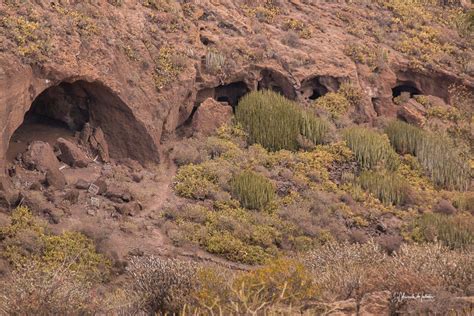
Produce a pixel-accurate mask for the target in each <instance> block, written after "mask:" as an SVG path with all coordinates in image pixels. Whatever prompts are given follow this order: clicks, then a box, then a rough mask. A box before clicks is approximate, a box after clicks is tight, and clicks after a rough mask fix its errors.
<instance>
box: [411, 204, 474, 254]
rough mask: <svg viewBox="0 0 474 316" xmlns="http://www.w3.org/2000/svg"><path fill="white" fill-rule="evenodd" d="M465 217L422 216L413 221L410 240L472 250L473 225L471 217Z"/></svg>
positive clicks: (473, 243)
mask: <svg viewBox="0 0 474 316" xmlns="http://www.w3.org/2000/svg"><path fill="white" fill-rule="evenodd" d="M467 216H468V217H467V218H466V217H464V216H446V215H444V214H432V213H428V214H424V215H423V216H421V217H420V218H418V219H416V220H415V222H414V224H413V230H412V238H413V239H414V240H415V241H424V242H432V241H436V240H439V241H441V242H442V243H443V244H444V245H446V246H447V247H449V248H450V249H472V246H473V245H474V223H473V221H472V219H471V217H470V216H469V215H467Z"/></svg>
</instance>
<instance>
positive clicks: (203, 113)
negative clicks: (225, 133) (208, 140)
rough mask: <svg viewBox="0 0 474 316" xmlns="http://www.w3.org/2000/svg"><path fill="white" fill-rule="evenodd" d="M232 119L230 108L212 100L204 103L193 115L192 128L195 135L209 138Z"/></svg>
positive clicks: (225, 104)
mask: <svg viewBox="0 0 474 316" xmlns="http://www.w3.org/2000/svg"><path fill="white" fill-rule="evenodd" d="M231 118H232V107H231V106H229V105H228V104H227V103H220V102H217V101H215V100H214V99H207V100H206V101H204V102H203V103H202V104H201V105H200V106H199V108H198V109H197V110H196V113H195V114H194V117H193V121H192V127H193V130H194V132H195V133H199V134H201V135H204V136H209V135H211V134H212V133H213V132H215V131H216V129H218V128H219V127H221V126H222V125H224V124H225V123H229V122H230V120H231Z"/></svg>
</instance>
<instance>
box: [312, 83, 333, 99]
mask: <svg viewBox="0 0 474 316" xmlns="http://www.w3.org/2000/svg"><path fill="white" fill-rule="evenodd" d="M328 92H329V91H328V89H327V88H326V87H324V86H322V85H320V86H318V87H314V88H313V93H312V94H311V95H310V96H309V97H308V99H310V100H316V99H319V98H320V97H322V96H323V95H325V94H326V93H328Z"/></svg>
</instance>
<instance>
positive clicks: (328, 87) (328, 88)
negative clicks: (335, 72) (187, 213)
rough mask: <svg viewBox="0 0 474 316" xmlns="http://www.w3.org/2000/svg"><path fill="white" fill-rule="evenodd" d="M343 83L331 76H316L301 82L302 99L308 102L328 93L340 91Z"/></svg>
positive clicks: (300, 92)
mask: <svg viewBox="0 0 474 316" xmlns="http://www.w3.org/2000/svg"><path fill="white" fill-rule="evenodd" d="M340 85H341V83H340V80H339V79H338V78H335V77H331V76H315V77H311V78H308V79H305V80H303V81H302V82H301V88H300V90H299V94H300V98H301V99H303V100H306V101H313V100H316V99H318V98H320V97H322V96H324V95H325V94H327V93H328V92H335V91H337V90H339V87H340Z"/></svg>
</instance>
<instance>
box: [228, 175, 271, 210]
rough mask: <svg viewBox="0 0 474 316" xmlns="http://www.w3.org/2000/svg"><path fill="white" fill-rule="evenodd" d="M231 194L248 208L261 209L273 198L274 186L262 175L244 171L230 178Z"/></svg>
mask: <svg viewBox="0 0 474 316" xmlns="http://www.w3.org/2000/svg"><path fill="white" fill-rule="evenodd" d="M231 187H232V193H233V195H234V196H235V197H236V198H237V199H238V200H239V201H240V204H241V205H242V206H243V207H245V208H248V209H258V210H259V209H263V208H265V207H266V206H267V205H268V204H269V203H270V202H271V201H272V200H273V199H274V198H275V187H274V186H273V184H272V183H271V182H270V180H268V179H267V178H265V177H264V176H262V175H259V174H257V173H255V172H253V171H244V172H242V173H240V174H238V175H237V176H235V177H234V178H233V179H232V180H231Z"/></svg>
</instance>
